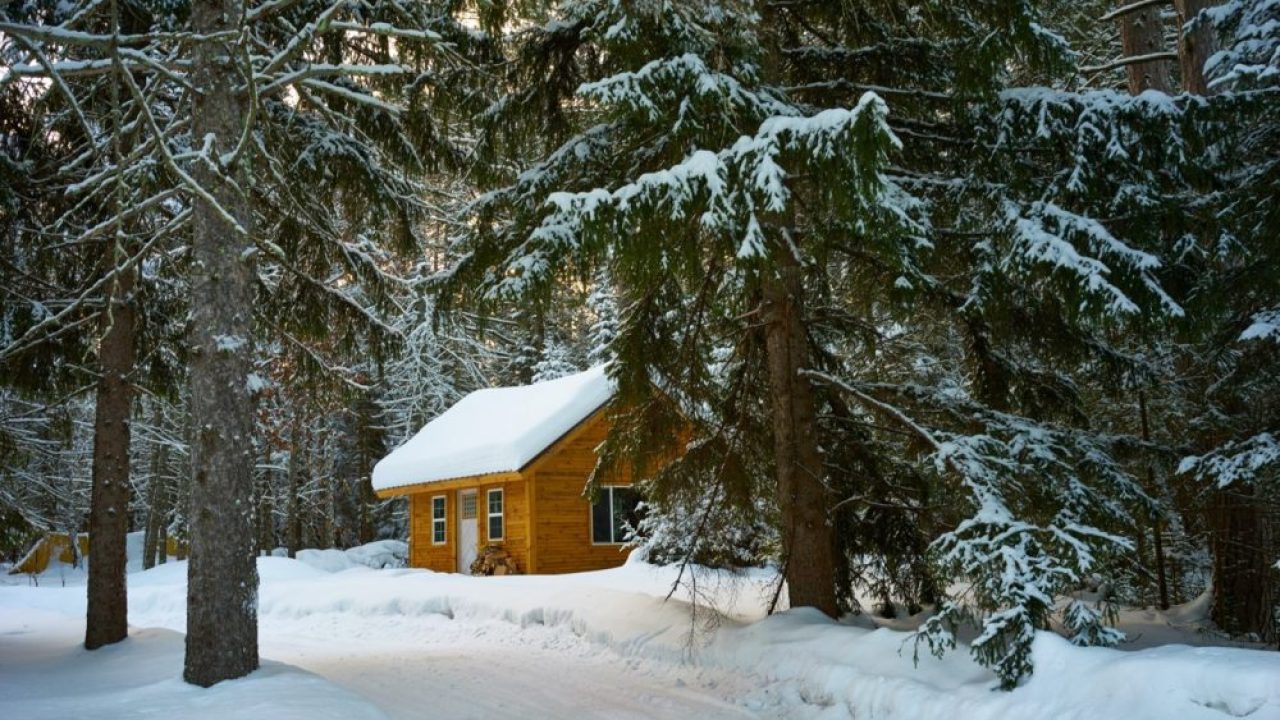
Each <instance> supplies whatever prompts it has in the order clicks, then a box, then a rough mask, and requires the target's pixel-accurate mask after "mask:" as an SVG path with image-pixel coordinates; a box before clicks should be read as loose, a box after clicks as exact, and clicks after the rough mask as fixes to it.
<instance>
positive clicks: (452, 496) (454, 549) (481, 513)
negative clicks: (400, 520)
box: [409, 480, 529, 572]
mask: <svg viewBox="0 0 1280 720" xmlns="http://www.w3.org/2000/svg"><path fill="white" fill-rule="evenodd" d="M469 487H470V488H475V489H476V490H477V494H476V522H478V523H479V524H480V527H479V530H478V531H477V533H476V537H477V539H478V540H479V543H480V547H481V548H483V547H484V546H485V545H486V544H488V543H489V515H488V507H489V506H488V501H489V496H488V491H489V490H494V489H498V488H501V489H502V490H503V515H504V524H505V528H504V532H503V535H504V537H503V539H502V540H501V541H499V542H496V543H494V544H496V545H501V546H502V547H503V549H505V550H506V551H507V553H508V554H510V555H511V557H513V558H515V561H516V565H517V567H519V568H520V572H529V505H528V498H527V495H526V492H525V482H524V481H522V480H516V481H510V482H501V483H487V484H480V485H471V486H469ZM466 489H469V488H468V487H467V486H464V487H461V488H458V487H451V488H449V489H447V490H436V491H433V490H424V491H422V492H418V493H414V494H412V495H410V496H409V538H410V539H409V544H410V551H409V552H410V558H409V565H410V566H411V567H424V568H428V569H430V570H435V571H437V572H458V571H459V568H458V537H459V535H458V524H457V523H458V507H457V505H458V492H459V491H460V490H466ZM437 495H444V496H445V498H446V499H447V501H446V517H447V530H446V532H445V537H446V542H445V543H444V544H442V545H435V544H433V543H432V542H431V498H433V497H435V496H437Z"/></svg>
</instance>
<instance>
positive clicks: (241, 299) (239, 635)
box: [182, 0, 258, 687]
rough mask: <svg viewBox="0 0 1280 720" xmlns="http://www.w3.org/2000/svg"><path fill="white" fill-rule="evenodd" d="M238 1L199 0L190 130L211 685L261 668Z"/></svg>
mask: <svg viewBox="0 0 1280 720" xmlns="http://www.w3.org/2000/svg"><path fill="white" fill-rule="evenodd" d="M243 17H244V3H243V0H196V2H194V3H193V4H192V8H191V27H192V30H193V31H194V32H195V33H196V34H198V35H201V36H204V37H206V38H220V39H217V40H213V39H207V40H204V41H202V42H201V43H199V45H198V46H197V48H196V51H195V54H194V57H193V58H192V69H191V79H192V85H193V86H194V87H195V88H196V92H195V93H194V94H193V100H192V103H193V105H192V136H193V137H197V138H203V142H204V143H205V147H204V152H205V153H206V155H205V157H206V161H205V162H203V163H200V164H199V165H197V167H196V170H195V172H196V174H195V176H194V177H195V181H196V182H197V183H199V184H200V186H201V187H203V188H204V189H205V193H202V194H201V195H199V196H197V198H196V199H195V201H194V214H193V216H192V247H191V250H192V255H193V262H192V278H191V293H192V294H191V315H192V320H191V346H192V359H191V375H190V377H191V413H192V415H193V416H194V417H195V418H196V425H195V428H194V437H192V440H191V452H192V477H191V520H190V522H191V531H190V538H191V540H190V542H191V561H190V565H188V572H187V588H188V589H187V652H186V660H185V663H184V668H183V674H182V676H183V678H185V679H186V680H187V682H190V683H194V684H196V685H202V686H205V687H208V686H210V685H213V684H214V683H217V682H220V681H222V680H229V679H232V678H237V677H241V676H243V675H246V674H248V673H250V672H252V671H253V670H255V669H257V667H258V605H257V597H258V569H257V565H256V564H255V557H256V554H257V553H256V552H255V550H256V548H255V543H254V518H253V511H254V503H253V498H254V484H253V469H254V456H253V452H252V445H251V443H250V441H249V439H250V437H251V433H252V431H253V401H252V397H251V395H250V392H249V387H248V378H249V372H250V370H251V368H252V357H253V356H252V345H251V339H252V337H253V307H254V290H253V280H254V277H255V271H254V267H255V262H254V256H255V251H256V247H255V245H254V238H253V212H252V208H251V207H250V204H249V196H248V188H249V187H250V185H249V180H250V178H251V177H252V172H253V170H252V158H253V152H252V149H251V146H250V144H249V142H248V140H249V137H250V134H251V133H252V121H251V114H250V107H249V102H250V98H249V96H248V88H249V86H250V85H251V84H252V82H253V78H251V77H247V76H245V74H244V72H243V68H244V65H243V64H242V63H241V60H242V58H243V55H244V53H246V52H247V48H245V47H243V46H242V45H241V43H242V42H243V41H241V40H239V39H238V38H240V37H241V35H240V33H239V28H240V25H241V23H242V22H243Z"/></svg>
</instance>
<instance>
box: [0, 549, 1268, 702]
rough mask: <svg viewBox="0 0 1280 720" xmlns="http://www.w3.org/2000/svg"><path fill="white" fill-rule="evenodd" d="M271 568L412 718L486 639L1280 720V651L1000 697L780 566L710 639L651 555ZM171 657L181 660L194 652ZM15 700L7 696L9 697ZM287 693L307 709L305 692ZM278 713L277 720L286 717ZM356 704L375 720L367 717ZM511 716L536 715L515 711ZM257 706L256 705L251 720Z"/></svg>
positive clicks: (1050, 666) (1081, 654)
mask: <svg viewBox="0 0 1280 720" xmlns="http://www.w3.org/2000/svg"><path fill="white" fill-rule="evenodd" d="M370 552H372V551H370ZM344 555H345V554H344ZM258 567H259V573H260V575H261V578H262V586H261V590H260V592H259V617H260V621H261V626H262V628H263V633H264V637H268V638H274V640H272V641H270V642H272V643H274V645H273V646H274V647H276V648H283V649H284V650H288V651H294V652H297V653H299V654H296V655H287V656H288V657H297V658H300V659H301V658H303V657H304V656H305V655H306V653H308V652H311V653H314V652H316V648H317V647H319V648H323V649H325V650H324V652H328V653H331V654H333V655H334V656H335V657H334V658H332V659H329V660H323V661H317V662H316V664H314V665H308V667H310V668H312V669H315V670H316V671H318V672H323V673H324V674H325V675H326V676H327V677H330V678H331V679H334V680H337V681H339V682H340V683H342V684H344V685H348V686H357V687H361V688H362V689H364V690H365V691H366V693H367V697H368V698H369V699H370V700H372V701H374V702H383V703H392V704H388V705H387V706H386V709H387V710H388V711H393V710H394V709H396V708H399V710H400V711H402V714H403V715H405V716H412V715H413V713H416V712H419V711H420V708H421V705H420V703H421V702H423V701H425V699H426V698H430V697H432V696H433V695H432V693H433V692H435V691H437V690H438V688H433V687H432V686H431V682H432V680H431V679H430V678H429V677H428V676H427V675H424V674H423V673H422V672H420V671H419V670H418V669H417V666H415V665H413V664H412V663H414V662H419V661H420V660H415V658H422V657H428V659H430V657H429V656H430V655H431V653H433V652H435V653H437V658H439V659H438V660H436V661H433V662H436V664H434V665H431V667H432V668H436V669H438V668H442V667H448V666H449V663H452V662H455V660H454V658H459V657H462V656H463V655H465V653H467V652H468V651H469V648H473V647H475V646H476V643H478V642H482V641H484V642H490V641H492V639H494V638H498V639H499V640H501V639H502V638H506V639H507V640H505V641H503V642H509V643H512V645H511V647H512V648H513V649H512V650H511V651H510V653H508V652H507V651H505V650H504V651H502V652H501V653H496V654H495V655H494V656H493V657H508V655H510V657H511V658H512V659H511V665H512V667H511V668H509V669H508V670H504V672H514V673H517V674H519V673H522V672H528V673H536V672H537V669H536V668H533V667H529V668H528V669H527V670H526V669H524V667H525V665H536V664H537V663H538V662H547V661H548V660H547V659H548V658H549V657H555V658H559V657H560V655H557V654H555V653H564V652H567V651H566V650H565V648H576V650H573V652H581V650H580V649H581V648H582V647H583V646H590V647H596V648H600V649H601V652H604V653H606V654H608V655H609V656H610V657H620V658H622V659H623V660H624V661H625V663H626V667H627V668H628V670H629V672H632V673H634V674H635V675H636V676H637V677H668V676H670V674H671V673H672V672H675V673H678V677H679V678H680V680H681V684H679V685H678V686H676V687H678V688H682V689H683V688H684V687H685V686H684V684H683V682H685V681H687V682H688V683H689V686H690V688H692V686H693V685H695V684H699V683H701V684H702V685H703V686H705V685H706V684H707V682H709V681H708V680H707V679H706V678H708V677H710V678H719V680H715V682H724V681H725V680H724V679H725V678H732V679H734V680H733V681H734V682H735V683H736V684H735V687H734V690H733V692H732V694H729V693H728V691H726V695H727V696H728V697H730V700H731V702H733V703H735V704H736V706H737V709H738V710H741V711H742V712H744V713H746V714H748V715H755V716H757V717H766V718H773V717H796V718H848V717H856V718H874V719H875V720H891V719H893V718H910V719H911V720H931V719H934V718H938V719H945V720H988V719H989V720H996V719H997V718H999V719H1005V718H1016V719H1017V720H1041V719H1043V720H1050V719H1052V720H1063V719H1071V718H1080V719H1081V720H1085V719H1087V720H1107V719H1109V718H1115V719H1116V720H1121V719H1123V720H1143V719H1145V718H1150V719H1152V720H1169V719H1172V718H1177V719H1178V720H1209V719H1210V718H1212V719H1214V720H1222V718H1224V717H1231V716H1236V717H1249V718H1252V719H1253V720H1280V653H1274V652H1265V651H1258V650H1249V649H1239V648H1222V647H1199V648H1196V647H1189V646H1185V645H1166V646H1161V647H1155V648H1151V649H1144V650H1135V651H1128V652H1125V651H1119V650H1112V649H1103V648H1078V647H1074V646H1071V645H1070V644H1068V643H1067V642H1066V641H1064V640H1062V639H1061V638H1059V637H1058V636H1056V635H1051V634H1047V633H1046V634H1042V635H1041V636H1040V637H1039V638H1037V640H1036V642H1035V644H1034V648H1033V653H1034V659H1035V664H1036V673H1035V675H1034V676H1033V677H1032V678H1031V679H1030V680H1029V681H1027V682H1026V683H1025V684H1024V685H1023V686H1022V687H1019V688H1018V689H1016V690H1014V691H1013V692H1000V691H996V690H994V689H993V688H995V687H996V685H997V682H996V679H995V678H994V676H993V675H992V674H991V673H990V672H988V671H987V670H985V669H983V668H981V667H979V666H978V665H977V664H975V663H974V662H973V661H972V660H971V659H970V657H969V655H968V652H967V649H966V648H965V647H963V646H962V647H960V648H957V649H956V650H955V651H953V652H951V653H949V654H947V655H946V656H945V657H943V658H941V659H938V658H934V657H932V656H930V655H927V654H925V655H924V656H922V657H920V658H919V659H918V662H917V659H916V658H914V657H913V651H914V644H913V642H912V636H911V634H910V633H906V632H901V631H896V630H892V629H889V628H879V629H875V628H866V627H855V626H853V625H849V624H842V623H837V622H834V621H832V620H829V619H827V618H825V617H823V616H822V615H820V614H819V613H817V612H814V611H812V610H809V609H805V608H802V609H798V610H793V611H788V612H784V613H780V614H777V615H774V616H771V617H767V618H761V611H762V610H761V609H762V608H763V607H764V606H765V605H766V604H767V600H768V596H769V590H770V589H771V588H770V582H769V581H770V577H769V575H768V574H767V573H765V572H763V571H762V572H758V573H746V574H743V575H739V576H730V575H729V574H727V573H723V572H721V573H715V572H709V573H705V574H703V575H702V576H701V578H700V583H699V587H698V590H697V596H698V597H700V598H707V599H713V600H715V602H717V604H719V605H721V606H722V607H725V608H727V609H728V610H729V613H728V615H720V614H716V613H709V612H708V613H703V614H701V615H699V616H698V617H697V624H696V628H697V631H696V632H694V631H693V628H694V627H695V625H694V624H692V623H691V614H690V610H691V606H690V605H689V603H688V602H687V600H688V598H689V592H688V590H687V589H685V590H682V591H680V592H678V593H677V594H676V596H675V599H673V600H672V601H671V602H663V599H662V598H663V596H665V594H666V592H667V590H668V589H669V584H670V582H671V581H672V579H673V578H674V577H675V570H674V569H673V568H666V567H655V566H652V565H647V564H644V563H639V562H633V563H629V564H627V565H624V566H623V567H620V568H615V569H613V570H605V571H600V572H593V573H582V574H577V575H565V576H508V577H492V578H472V577H466V576H460V575H451V574H442V573H433V572H429V571H425V570H410V569H393V570H373V569H370V568H368V567H364V566H361V565H356V566H354V567H346V568H344V569H343V570H342V571H341V572H326V571H323V570H321V569H319V568H317V567H313V566H312V565H309V564H307V563H306V562H301V561H295V560H288V559H286V558H259V561H258ZM184 569H185V563H174V564H172V565H171V566H164V567H158V568H155V569H153V570H149V571H146V572H143V573H138V574H135V575H133V576H131V577H130V621H131V624H132V625H134V626H135V629H134V631H133V632H134V634H135V638H138V636H139V631H138V630H137V628H139V627H163V628H170V629H181V628H182V627H183V626H184V625H185V612H186V601H185V592H184V590H185V588H184V586H183V582H184V580H185V572H184ZM29 607H38V608H41V610H39V611H35V612H36V613H37V614H38V613H39V612H50V611H57V612H61V613H64V614H65V615H64V617H68V616H69V617H78V618H82V617H83V607H84V606H83V590H79V591H77V590H75V589H61V588H26V587H9V588H0V616H2V617H4V618H5V619H6V623H8V624H12V622H13V619H15V618H18V617H22V618H26V617H27V616H28V611H27V610H26V609H23V608H29ZM46 630H47V628H45V627H41V628H39V629H38V630H37V631H36V632H37V633H43V632H45V631H46ZM304 636H306V637H307V638H309V639H307V640H304V639H302V638H303V637H304ZM146 637H149V636H142V639H143V640H145V639H146ZM520 637H527V638H530V640H529V643H532V644H536V646H537V648H538V651H539V652H541V653H543V654H542V655H537V656H530V655H527V654H526V655H521V654H520V653H522V652H525V653H528V652H529V649H528V648H529V646H528V645H525V646H521V645H519V643H518V642H517V641H516V640H514V639H513V638H520ZM131 642H133V641H131ZM154 642H157V643H159V642H161V641H154ZM433 643H437V644H436V645H434V646H433ZM441 643H442V644H441ZM10 647H16V646H13V645H10V644H9V643H8V641H7V640H6V641H5V643H3V644H0V649H4V650H5V652H4V653H3V655H4V657H2V658H0V670H4V671H5V672H0V678H3V679H4V680H6V681H7V680H8V679H9V677H10V676H9V674H8V672H7V669H8V668H25V667H26V666H27V663H26V661H22V662H21V663H19V662H16V661H15V659H14V657H13V656H14V653H13V652H10V651H8V648H10ZM68 647H69V646H68ZM433 647H434V648H436V649H434V650H433ZM299 648H301V649H299ZM440 648H443V649H440ZM58 652H60V653H63V654H66V653H67V652H70V651H69V650H66V649H64V650H59V651H58ZM548 652H550V653H552V654H553V655H551V656H548V655H546V653H548ZM521 658H524V659H523V660H522V659H521ZM63 659H64V660H67V659H66V658H63ZM490 661H491V660H490V659H489V658H488V657H486V659H485V662H490ZM68 662H69V660H68ZM169 662H173V663H175V664H176V665H180V663H179V661H178V660H177V659H173V658H171V659H170V660H169ZM583 662H588V663H600V662H606V660H605V659H603V657H591V658H590V659H588V660H585V661H583ZM379 663H381V664H379ZM176 665H175V666H176ZM388 666H391V667H393V668H400V669H402V672H401V678H404V677H409V678H415V680H414V681H413V682H411V683H409V684H408V685H406V683H405V682H402V681H396V682H387V681H385V680H384V678H385V677H386V674H387V670H386V668H387V667H388ZM481 666H482V665H481ZM672 668H675V669H676V670H674V671H673V670H672ZM24 672H25V670H24ZM170 672H174V671H173V670H171V671H170ZM281 672H282V673H283V674H284V675H286V676H287V677H284V678H283V679H280V680H278V682H286V681H287V683H301V682H302V681H303V678H305V677H306V676H296V675H293V674H290V673H288V672H285V671H284V670H281ZM469 672H470V671H468V673H469ZM255 677H256V676H255ZM270 677H274V676H270ZM468 677H469V675H468ZM417 678H421V679H422V683H421V686H420V687H419V686H418V683H417V680H416V679H417ZM311 679H314V678H311ZM252 682H253V681H250V684H252ZM475 682H476V683H478V685H477V688H480V687H482V686H483V685H484V684H485V683H487V682H490V680H489V679H487V678H486V676H485V675H484V673H480V677H478V678H477V679H476V680H475ZM362 683H363V685H362ZM4 684H5V683H0V685H4ZM288 687H289V688H294V687H295V686H294V685H289V686H288ZM179 689H181V688H179ZM153 691H154V692H161V691H163V692H168V690H164V688H163V687H161V688H160V689H159V690H153ZM479 691H481V690H478V689H476V688H469V689H465V690H464V691H463V694H462V697H463V699H464V701H465V698H467V697H471V694H473V693H474V692H479ZM681 691H683V690H681ZM6 692H9V691H8V690H0V697H3V696H4V694H5V693H6ZM148 692H151V691H148ZM175 692H176V690H175ZM246 692H250V691H246ZM253 692H257V690H253ZM281 692H284V693H285V695H283V696H282V697H283V698H284V699H285V700H287V701H288V702H289V703H293V702H294V699H295V698H294V695H292V694H291V693H293V690H292V689H285V690H282V691H281ZM317 692H319V691H317ZM395 693H399V695H397V696H396V698H395V699H394V700H389V699H388V698H389V697H391V694H395ZM414 693H416V694H414ZM10 697H12V693H10ZM23 697H26V696H25V695H24V696H23ZM165 697H168V696H165ZM175 697H176V696H175ZM306 700H307V699H305V698H302V699H298V701H299V702H304V701H306ZM160 701H161V702H169V701H170V700H169V699H165V698H161V700H160ZM249 701H250V700H246V702H249ZM23 702H24V703H28V704H27V705H22V707H23V708H24V709H30V710H31V711H32V712H30V713H25V712H24V713H23V714H22V715H21V716H23V717H32V718H35V717H58V716H59V713H58V712H54V711H55V710H57V709H58V708H61V707H64V706H56V707H55V706H45V705H38V704H31V703H36V700H32V699H30V698H29V697H28V698H27V699H25V700H23ZM174 702H177V701H176V700H174ZM333 702H334V703H336V704H340V703H344V702H348V700H344V699H341V698H339V699H335V700H334V701H333ZM66 707H70V706H66ZM605 707H606V708H607V706H605ZM6 709H7V708H6ZM276 709H277V708H276V706H273V707H272V710H273V712H272V713H271V716H273V717H275V716H280V715H281V714H280V713H279V712H275V710H276ZM352 714H353V716H356V717H361V716H360V715H359V714H358V713H357V712H356V711H355V710H353V711H352ZM179 715H181V716H186V714H185V713H179ZM498 715H499V716H506V717H528V716H530V715H529V714H528V712H525V713H524V714H523V715H521V714H517V713H515V712H514V710H509V711H507V714H506V715H503V713H502V712H499V713H498ZM596 715H597V716H600V715H599V714H598V713H597V714H596ZM246 716H251V715H244V714H241V715H238V717H246ZM533 716H537V712H534V713H533ZM229 717H237V715H235V714H234V713H232V714H231V715H230V716H229Z"/></svg>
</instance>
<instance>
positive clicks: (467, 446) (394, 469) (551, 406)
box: [373, 365, 614, 490]
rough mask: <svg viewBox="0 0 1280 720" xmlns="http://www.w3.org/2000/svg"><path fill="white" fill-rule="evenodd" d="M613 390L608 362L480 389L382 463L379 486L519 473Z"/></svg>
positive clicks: (377, 470) (375, 475)
mask: <svg viewBox="0 0 1280 720" xmlns="http://www.w3.org/2000/svg"><path fill="white" fill-rule="evenodd" d="M613 392H614V386H613V381H611V380H610V379H609V378H608V376H607V375H605V366H603V365H600V366H597V367H594V368H591V369H590V370H587V371H585V372H580V373H577V374H574V375H568V376H565V377H562V378H557V379H555V380H548V381H546V382H540V383H534V384H533V385H526V386H523V387H509V388H491V389H488V390H477V391H476V392H473V393H471V394H470V395H467V396H466V397H464V398H463V399H462V400H461V401H459V402H458V404H457V405H454V406H453V407H451V408H449V409H448V410H447V411H445V412H444V413H443V414H442V415H440V416H439V417H437V418H436V419H435V420H432V421H431V422H429V423H427V425H426V427H424V428H422V430H420V431H419V432H418V434H417V435H414V436H413V437H412V438H410V439H409V441H408V442H406V443H405V444H404V445H401V446H400V447H398V448H396V449H395V450H394V451H392V453H391V454H390V455H388V456H386V457H385V458H383V459H382V460H380V461H379V462H378V464H377V465H375V466H374V468H373V487H374V489H375V490H386V489H388V488H393V487H399V486H401V485H414V484H417V483H425V482H432V481H435V480H444V479H447V478H456V477H468V476H471V475H486V474H489V473H497V472H510V471H514V470H519V469H520V468H522V467H524V466H525V465H526V464H528V462H529V461H530V460H532V459H533V458H534V457H536V456H537V455H538V453H540V452H542V451H543V450H545V449H546V448H547V446H549V445H551V443H553V442H555V441H556V440H557V439H559V438H560V436H561V435H564V434H565V433H567V432H569V430H571V429H573V426H575V425H577V424H578V423H580V422H582V421H583V420H585V419H586V418H587V417H588V416H590V415H591V413H593V412H595V411H596V410H599V409H600V407H601V406H602V405H604V404H605V403H606V402H608V400H609V398H611V397H613Z"/></svg>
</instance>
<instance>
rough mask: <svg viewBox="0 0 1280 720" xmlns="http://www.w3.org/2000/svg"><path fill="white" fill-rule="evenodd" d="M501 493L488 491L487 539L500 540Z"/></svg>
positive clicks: (499, 491) (501, 528)
mask: <svg viewBox="0 0 1280 720" xmlns="http://www.w3.org/2000/svg"><path fill="white" fill-rule="evenodd" d="M502 530H503V527H502V491H501V490H490V491H489V539H490V540H501V539H502Z"/></svg>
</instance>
